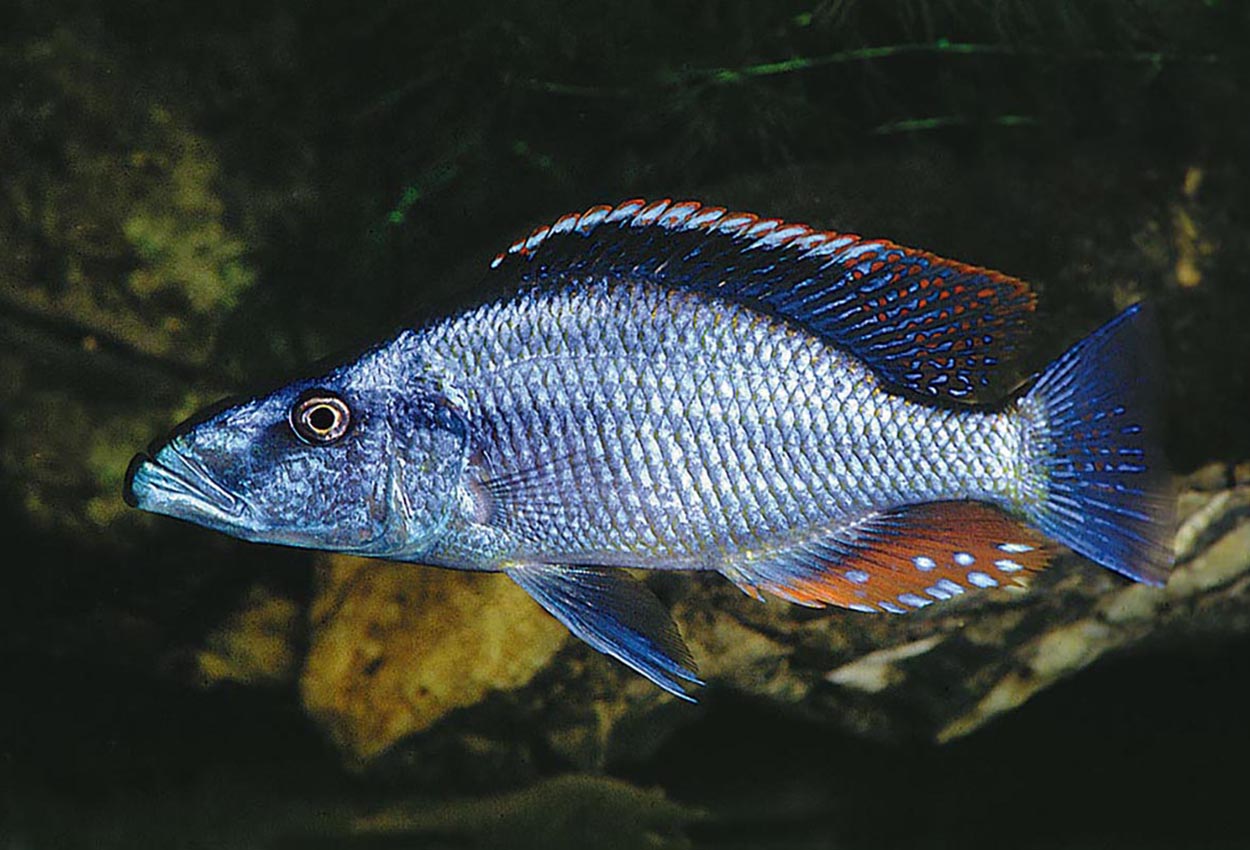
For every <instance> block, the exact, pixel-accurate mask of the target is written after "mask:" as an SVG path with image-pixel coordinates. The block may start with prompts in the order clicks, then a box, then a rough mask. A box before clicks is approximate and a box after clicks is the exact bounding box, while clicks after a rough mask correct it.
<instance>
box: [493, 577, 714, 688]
mask: <svg viewBox="0 0 1250 850" xmlns="http://www.w3.org/2000/svg"><path fill="white" fill-rule="evenodd" d="M505 572H506V573H507V574H508V577H509V578H511V579H512V580H513V581H515V582H516V583H517V584H519V585H520V586H521V587H522V588H523V589H524V590H525V592H526V593H528V594H529V595H530V596H532V597H533V598H534V599H535V601H537V602H538V604H539V605H542V606H543V608H545V609H546V610H547V612H548V613H549V614H551V615H552V616H553V617H555V618H556V619H557V620H559V621H560V622H561V623H563V624H564V625H565V626H567V627H568V629H569V631H571V632H572V633H573V634H575V635H577V636H578V637H579V638H581V639H582V640H584V641H585V642H586V643H588V644H590V645H591V646H592V647H594V648H595V649H597V650H599V651H600V652H602V653H604V654H606V655H610V656H612V657H613V658H615V659H617V660H618V661H620V662H622V663H623V664H625V665H626V666H628V667H630V668H631V669H633V670H635V671H637V672H639V673H641V674H642V675H643V676H646V677H647V678H648V679H650V680H651V681H652V682H654V683H655V684H657V685H659V686H660V687H661V688H663V689H664V690H666V691H668V692H669V693H671V694H673V695H674V696H676V697H680V698H681V699H684V700H686V701H688V702H694V701H695V700H694V697H692V696H690V694H688V693H687V692H686V690H685V687H684V686H683V684H682V683H683V682H687V683H690V684H693V685H702V684H703V682H702V681H700V679H699V676H698V668H697V667H696V665H695V663H694V658H693V656H691V654H690V649H689V647H687V646H686V642H685V641H684V640H682V637H681V633H680V632H679V631H678V630H677V625H676V624H675V623H674V622H673V618H672V617H671V616H670V615H669V613H668V611H667V610H665V608H664V606H663V605H662V604H660V600H659V599H657V598H656V597H655V594H653V593H652V592H651V591H650V590H649V589H648V588H647V586H646V585H645V584H643V583H642V582H640V581H638V580H636V579H634V578H633V577H632V576H630V575H629V574H628V573H626V572H624V571H623V570H621V569H617V568H607V567H583V566H565V565H557V564H527V565H524V566H518V567H512V568H510V569H507V570H505Z"/></svg>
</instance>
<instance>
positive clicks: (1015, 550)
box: [998, 543, 1036, 555]
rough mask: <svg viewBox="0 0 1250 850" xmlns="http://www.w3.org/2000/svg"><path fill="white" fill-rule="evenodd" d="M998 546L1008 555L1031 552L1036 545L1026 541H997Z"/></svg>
mask: <svg viewBox="0 0 1250 850" xmlns="http://www.w3.org/2000/svg"><path fill="white" fill-rule="evenodd" d="M998 548H999V549H1000V550H1001V551H1003V552H1006V553H1008V554H1010V555H1020V554H1022V553H1024V552H1032V551H1033V550H1034V548H1036V547H1034V546H1030V545H1029V544H1027V543H999V544H998Z"/></svg>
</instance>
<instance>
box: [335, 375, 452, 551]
mask: <svg viewBox="0 0 1250 850" xmlns="http://www.w3.org/2000/svg"><path fill="white" fill-rule="evenodd" d="M456 398H458V396H457V395H456V394H454V393H449V392H447V391H446V390H445V388H443V387H437V388H434V387H428V388H423V389H422V390H421V391H419V392H417V393H414V394H412V395H407V394H396V396H395V397H394V399H393V400H392V402H391V410H390V420H391V429H392V440H393V443H392V447H391V451H392V457H391V463H390V470H389V474H388V476H387V487H386V489H387V492H386V495H385V499H386V505H385V507H384V510H385V512H386V515H387V522H386V529H387V530H386V532H385V533H384V534H382V535H380V536H378V537H377V538H375V539H373V540H371V541H370V542H369V543H368V544H366V545H365V546H363V547H362V548H360V549H359V550H357V551H356V554H360V555H368V556H372V557H382V558H392V559H395V560H401V561H402V560H416V559H420V558H421V557H422V556H424V555H425V554H426V553H427V552H428V551H429V550H430V548H431V547H432V546H433V545H434V543H436V542H437V541H438V539H439V538H440V537H441V536H442V534H443V532H444V530H445V529H446V528H447V522H448V520H449V519H450V518H451V514H452V509H453V507H454V504H455V494H456V491H457V488H458V487H459V485H460V483H461V481H462V478H463V476H464V472H465V469H466V467H467V466H468V462H469V453H470V448H471V440H470V424H469V419H468V416H467V415H466V413H465V411H464V407H463V405H462V404H460V403H458V402H457V401H455V400H453V399H456Z"/></svg>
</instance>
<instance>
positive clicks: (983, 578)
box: [968, 571, 998, 587]
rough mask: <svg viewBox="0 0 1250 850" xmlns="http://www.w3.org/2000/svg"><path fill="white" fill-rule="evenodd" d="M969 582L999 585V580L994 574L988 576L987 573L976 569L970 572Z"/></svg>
mask: <svg viewBox="0 0 1250 850" xmlns="http://www.w3.org/2000/svg"><path fill="white" fill-rule="evenodd" d="M968 582H969V583H970V584H973V585H976V586H977V587H998V581H997V580H995V579H994V578H993V576H988V575H986V574H985V573H979V572H976V571H973V572H970V573H968Z"/></svg>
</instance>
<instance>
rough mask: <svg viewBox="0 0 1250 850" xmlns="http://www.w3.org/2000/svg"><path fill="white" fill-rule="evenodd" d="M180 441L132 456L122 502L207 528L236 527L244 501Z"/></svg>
mask: <svg viewBox="0 0 1250 850" xmlns="http://www.w3.org/2000/svg"><path fill="white" fill-rule="evenodd" d="M181 442H182V441H181V439H180V438H176V439H174V440H172V441H171V442H169V443H168V444H166V445H165V446H164V447H163V448H162V449H160V451H158V452H157V453H156V454H155V456H152V455H148V454H146V453H142V452H141V453H139V454H137V455H135V456H134V459H133V460H131V461H130V468H129V469H127V470H126V483H125V487H124V490H123V492H122V497H123V498H124V499H125V500H126V504H128V505H130V506H131V507H132V508H139V509H140V510H145V511H151V512H152V513H157V514H164V515H166V516H172V517H175V518H177V519H188V520H194V521H195V522H198V523H201V524H204V525H208V526H210V527H216V528H223V527H231V528H234V527H237V526H238V525H239V524H240V522H241V521H242V519H243V518H244V516H245V514H246V513H247V504H246V503H245V502H244V501H243V500H242V499H240V498H239V497H238V496H236V495H235V494H234V493H231V492H230V491H229V490H227V489H226V488H225V487H223V486H221V484H219V483H217V481H216V480H214V479H213V477H212V476H211V475H210V474H209V473H208V472H207V471H206V470H205V469H204V468H203V467H202V466H201V465H200V464H199V463H197V462H196V461H195V460H194V459H193V458H191V457H190V456H189V455H188V454H187V453H186V452H185V451H184V448H185V447H184V446H182V445H180V443H181Z"/></svg>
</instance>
